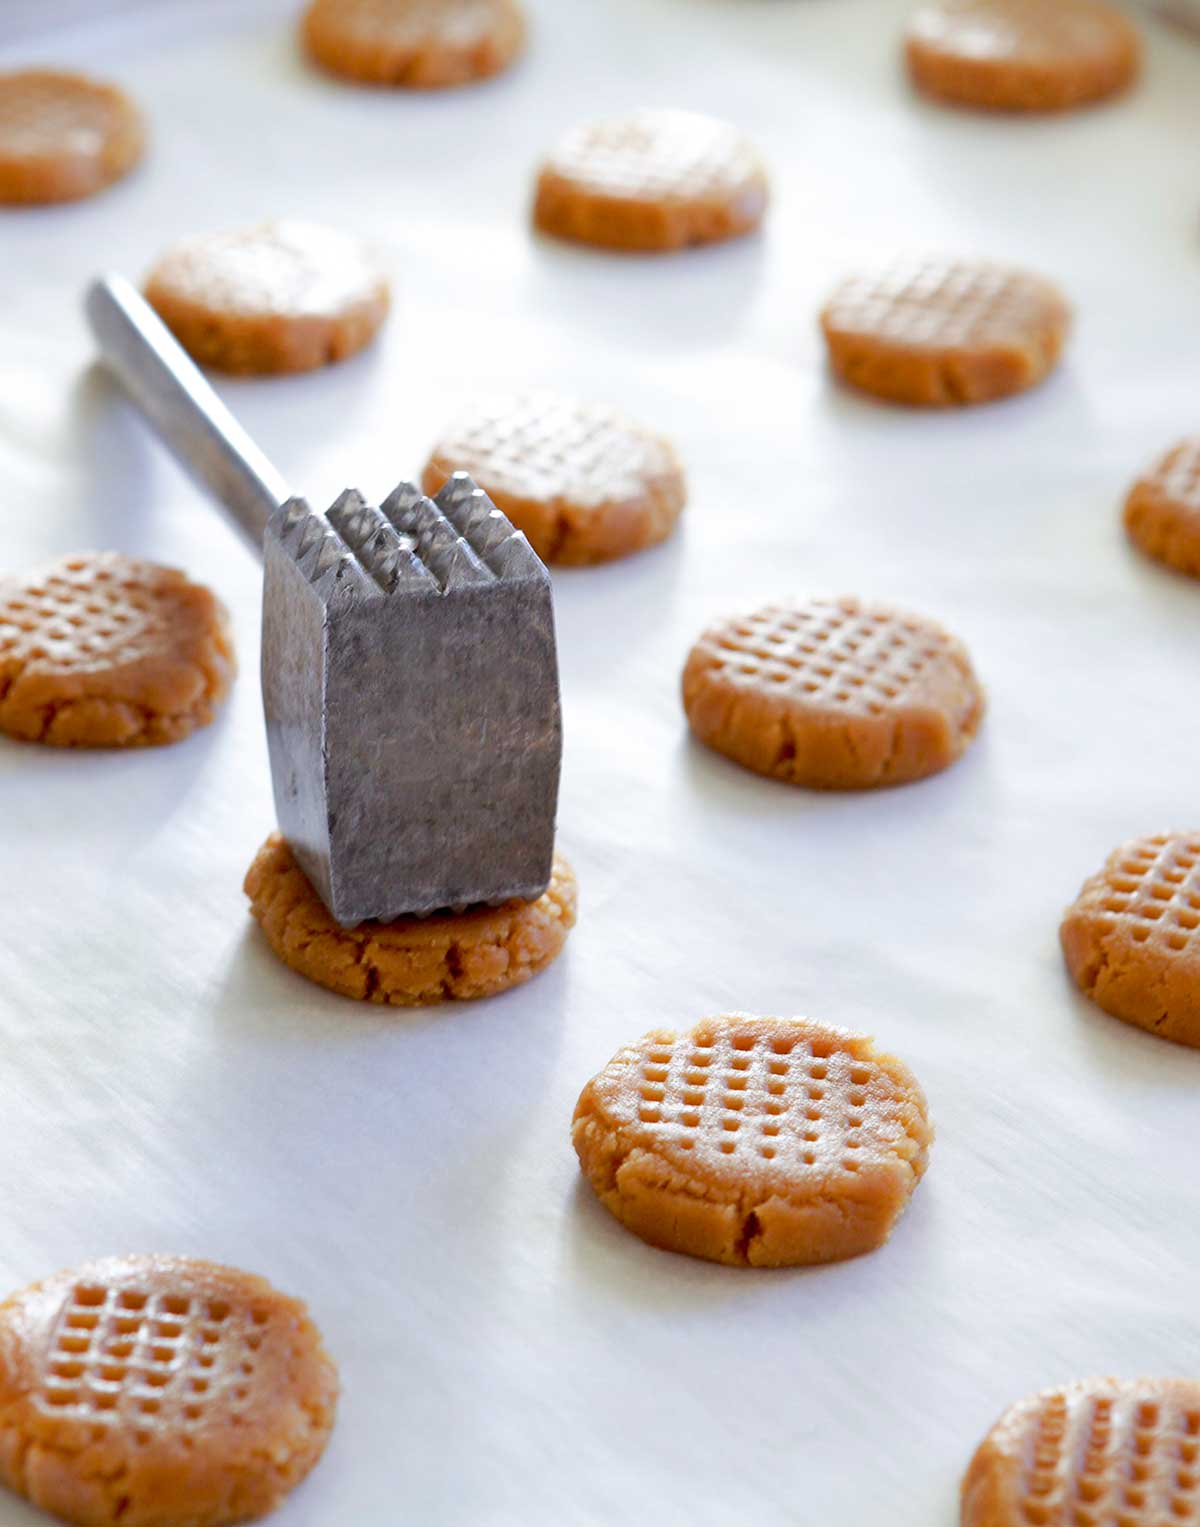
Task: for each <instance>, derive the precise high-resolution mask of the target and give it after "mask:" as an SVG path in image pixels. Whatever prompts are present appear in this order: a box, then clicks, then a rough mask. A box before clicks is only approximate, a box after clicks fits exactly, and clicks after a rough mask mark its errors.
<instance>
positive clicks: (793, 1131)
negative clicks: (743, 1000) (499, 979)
mask: <svg viewBox="0 0 1200 1527" xmlns="http://www.w3.org/2000/svg"><path fill="white" fill-rule="evenodd" d="M572 1137H573V1139H574V1143H575V1150H576V1153H577V1154H578V1156H579V1163H580V1166H581V1167H582V1168H583V1173H584V1176H585V1177H586V1178H587V1179H588V1181H589V1182H590V1183H591V1185H592V1187H593V1188H594V1189H595V1190H596V1193H597V1195H598V1196H599V1198H600V1201H601V1203H603V1204H604V1206H605V1208H607V1209H609V1210H610V1211H611V1212H612V1213H613V1214H614V1215H615V1216H616V1217H617V1219H619V1220H620V1221H621V1223H622V1224H623V1225H624V1226H625V1227H626V1228H627V1229H629V1230H632V1231H633V1232H634V1234H635V1235H639V1236H641V1238H642V1239H643V1240H644V1241H649V1242H650V1244H651V1245H652V1246H661V1247H663V1248H665V1249H666V1250H668V1251H682V1252H687V1253H688V1254H689V1255H691V1256H694V1257H704V1258H706V1259H707V1260H708V1261H711V1262H726V1263H729V1264H731V1265H732V1266H751V1267H789V1266H799V1265H801V1264H804V1263H813V1262H838V1261H841V1260H843V1259H844V1258H846V1257H856V1256H859V1255H861V1254H862V1253H863V1252H867V1251H873V1250H874V1249H875V1248H876V1247H877V1246H881V1245H882V1244H883V1242H884V1241H886V1240H887V1238H888V1236H889V1235H890V1234H891V1231H892V1227H893V1226H894V1225H895V1223H896V1221H897V1219H898V1218H899V1217H900V1215H901V1213H902V1212H903V1210H904V1208H905V1206H906V1205H907V1203H908V1201H909V1199H910V1198H911V1197H912V1194H913V1190H914V1189H915V1188H916V1186H917V1183H918V1182H919V1181H920V1179H921V1177H922V1175H923V1174H924V1171H925V1167H926V1162H927V1158H928V1153H929V1146H930V1143H931V1141H932V1139H933V1130H932V1128H931V1126H930V1123H929V1118H928V1111H927V1109H926V1104H925V1096H924V1094H923V1092H922V1091H921V1088H920V1086H919V1085H918V1084H917V1081H916V1079H915V1078H914V1077H913V1075H912V1073H911V1072H910V1071H909V1069H908V1067H907V1066H905V1065H904V1064H903V1063H902V1062H901V1061H898V1060H897V1059H896V1058H895V1057H894V1056H892V1055H885V1054H882V1053H881V1052H880V1051H878V1050H877V1049H876V1048H875V1045H874V1042H873V1041H872V1040H871V1039H869V1038H867V1037H866V1036H865V1035H862V1034H851V1033H848V1032H846V1031H845V1030H844V1029H837V1028H832V1027H830V1026H829V1025H827V1024H823V1023H815V1022H813V1021H811V1020H810V1019H807V1018H793V1019H783V1018H752V1017H749V1016H748V1015H746V1014H733V1015H729V1016H725V1017H721V1018H709V1019H706V1020H705V1021H704V1022H702V1023H700V1024H698V1025H697V1026H696V1027H695V1028H694V1029H693V1030H692V1031H691V1032H690V1033H687V1034H676V1033H673V1032H671V1031H670V1030H666V1029H657V1030H655V1031H654V1032H652V1033H650V1034H647V1035H646V1036H645V1037H644V1038H643V1039H640V1040H638V1041H637V1043H636V1044H631V1045H627V1046H626V1047H625V1048H624V1049H623V1050H619V1051H618V1052H617V1054H616V1055H615V1056H614V1057H613V1059H612V1060H611V1061H610V1062H609V1063H608V1065H607V1066H605V1068H604V1070H603V1071H601V1072H600V1074H599V1075H598V1076H595V1077H593V1078H592V1080H591V1081H590V1082H589V1083H588V1084H587V1086H586V1087H585V1088H584V1089H583V1093H582V1094H581V1096H580V1099H579V1102H578V1104H577V1105H576V1108H575V1119H574V1124H573V1126H572Z"/></svg>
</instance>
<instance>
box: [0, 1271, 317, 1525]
mask: <svg viewBox="0 0 1200 1527" xmlns="http://www.w3.org/2000/svg"><path fill="white" fill-rule="evenodd" d="M337 1392H338V1382H337V1371H336V1369H335V1368H334V1365H333V1362H332V1361H331V1359H330V1357H329V1355H328V1353H327V1352H326V1351H325V1348H324V1346H323V1345H322V1343H321V1337H320V1333H319V1332H318V1331H317V1329H316V1327H315V1326H314V1325H313V1323H312V1321H311V1319H310V1318H309V1315H308V1312H307V1310H306V1309H305V1307H304V1305H303V1304H301V1303H300V1302H299V1300H296V1299H290V1298H288V1297H287V1296H286V1295H284V1294H281V1293H279V1292H278V1291H277V1290H275V1289H274V1288H272V1287H271V1285H270V1284H269V1283H267V1282H266V1280H265V1279H263V1278H258V1277H254V1276H253V1275H251V1274H250V1273H245V1272H239V1271H237V1270H236V1269H234V1268H232V1267H220V1266H218V1265H216V1264H215V1263H212V1262H199V1261H194V1260H192V1259H190V1258H185V1257H111V1258H108V1259H106V1260H104V1261H99V1262H91V1263H88V1264H86V1265H85V1266H83V1267H80V1268H78V1269H77V1270H75V1271H73V1272H66V1273H60V1274H58V1275H57V1276H56V1277H53V1278H48V1279H46V1281H45V1282H43V1283H35V1284H33V1285H32V1286H31V1287H29V1288H26V1289H23V1290H22V1291H21V1292H20V1293H18V1294H14V1295H13V1296H12V1297H11V1298H10V1299H8V1300H6V1301H5V1302H4V1303H3V1304H2V1305H0V1478H2V1479H3V1480H4V1482H5V1483H6V1484H7V1485H8V1486H9V1487H10V1488H11V1489H13V1490H16V1491H18V1492H19V1493H20V1494H21V1495H23V1496H25V1497H26V1498H27V1499H28V1500H30V1501H32V1502H33V1504H34V1505H35V1506H38V1507H40V1508H41V1509H42V1510H43V1511H50V1512H53V1513H54V1514H55V1515H56V1516H58V1517H60V1518H62V1519H63V1520H64V1521H67V1522H76V1523H79V1524H80V1527H223V1524H226V1523H233V1522H243V1521H247V1520H249V1519H250V1518H253V1517H259V1516H262V1515H264V1514H265V1513H266V1512H268V1511H270V1510H272V1509H273V1508H274V1507H275V1506H277V1505H278V1504H279V1503H280V1501H281V1500H282V1499H283V1498H284V1496H285V1495H287V1494H288V1492H289V1491H290V1490H292V1489H293V1488H294V1487H295V1486H296V1485H298V1484H299V1483H300V1481H301V1480H302V1479H303V1478H304V1477H305V1475H306V1474H307V1473H308V1472H309V1470H310V1469H311V1468H312V1467H313V1465H314V1464H315V1463H316V1462H317V1460H318V1459H319V1458H320V1456H321V1454H322V1452H323V1451H324V1449H325V1444H326V1442H327V1441H328V1439H329V1434H330V1432H331V1430H332V1428H333V1422H334V1413H335V1409H336V1405H337Z"/></svg>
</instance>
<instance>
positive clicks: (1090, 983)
mask: <svg viewBox="0 0 1200 1527" xmlns="http://www.w3.org/2000/svg"><path fill="white" fill-rule="evenodd" d="M1060 931H1061V938H1062V947H1063V954H1064V955H1065V956H1066V961H1067V968H1068V969H1069V970H1070V972H1071V976H1072V978H1073V979H1074V981H1075V984H1076V985H1077V986H1078V987H1079V989H1080V991H1082V992H1083V993H1084V995H1085V996H1088V997H1090V998H1091V999H1092V1001H1093V1002H1095V1003H1097V1004H1098V1005H1099V1006H1100V1007H1102V1008H1103V1009H1104V1011H1105V1012H1106V1013H1111V1014H1112V1015H1113V1017H1114V1018H1123V1019H1124V1020H1125V1022H1126V1023H1133V1024H1136V1025H1137V1026H1138V1028H1142V1029H1149V1030H1150V1032H1151V1033H1152V1034H1159V1035H1161V1036H1162V1038H1164V1039H1173V1040H1175V1041H1176V1042H1177V1043H1179V1044H1185V1045H1194V1046H1196V1047H1200V833H1158V834H1157V835H1155V836H1153V837H1147V838H1135V839H1134V840H1133V841H1132V842H1131V843H1126V844H1125V845H1124V846H1123V847H1121V848H1118V849H1117V850H1116V851H1115V852H1114V853H1113V854H1111V855H1110V856H1109V859H1108V862H1107V863H1106V864H1105V866H1104V868H1103V869H1102V870H1100V871H1099V873H1098V874H1095V875H1093V876H1092V877H1091V878H1090V879H1089V880H1086V881H1085V882H1084V885H1083V889H1082V890H1081V891H1080V893H1079V895H1078V897H1077V898H1076V899H1075V901H1074V903H1073V904H1072V905H1071V906H1070V907H1069V908H1068V909H1067V912H1066V915H1065V916H1064V918H1063V921H1062V928H1061V930H1060Z"/></svg>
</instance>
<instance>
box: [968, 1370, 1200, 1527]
mask: <svg viewBox="0 0 1200 1527" xmlns="http://www.w3.org/2000/svg"><path fill="white" fill-rule="evenodd" d="M1198 1433H1200V1383H1197V1382H1196V1381H1195V1380H1194V1379H1176V1378H1167V1379H1154V1378H1141V1379H1129V1380H1121V1379H1109V1378H1104V1379H1083V1380H1080V1381H1078V1382H1076V1383H1074V1384H1066V1385H1064V1386H1063V1387H1062V1388H1060V1389H1047V1390H1044V1391H1043V1392H1042V1393H1041V1394H1035V1395H1031V1396H1030V1397H1029V1398H1028V1399H1026V1400H1022V1401H1020V1403H1019V1404H1017V1405H1014V1406H1013V1407H1012V1408H1011V1409H1010V1410H1008V1411H1006V1412H1005V1414H1004V1415H1003V1416H1002V1417H1001V1418H1000V1420H999V1421H998V1422H997V1423H996V1425H995V1426H994V1427H993V1428H992V1430H991V1431H990V1432H989V1433H988V1434H987V1436H986V1437H985V1438H984V1439H983V1441H982V1443H980V1445H979V1448H978V1450H977V1451H976V1453H975V1456H974V1458H972V1460H971V1463H970V1466H969V1467H968V1469H967V1472H966V1475H965V1477H964V1478H963V1484H962V1514H961V1516H960V1521H961V1524H962V1527H1085V1523H1086V1524H1091V1527H1168V1524H1169V1523H1175V1522H1179V1523H1189V1522H1195V1521H1196V1520H1197V1517H1198V1516H1200V1502H1198V1501H1197V1496H1196V1489H1197V1485H1196V1480H1197V1469H1196V1463H1197V1456H1198V1454H1200V1436H1198Z"/></svg>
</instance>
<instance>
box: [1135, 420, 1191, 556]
mask: <svg viewBox="0 0 1200 1527" xmlns="http://www.w3.org/2000/svg"><path fill="white" fill-rule="evenodd" d="M1133 492H1134V494H1139V493H1143V494H1149V495H1152V496H1153V497H1154V499H1156V500H1157V501H1158V503H1159V504H1160V505H1164V506H1170V507H1172V508H1177V509H1179V510H1182V511H1184V512H1185V513H1189V514H1194V515H1195V516H1196V517H1197V525H1196V533H1197V535H1198V536H1200V435H1196V436H1194V437H1193V438H1191V439H1189V440H1181V441H1180V442H1179V444H1178V445H1176V446H1173V447H1172V448H1171V449H1170V450H1169V451H1168V452H1167V453H1166V455H1165V456H1163V457H1162V458H1161V459H1160V460H1158V461H1156V462H1155V464H1154V466H1153V467H1152V468H1151V469H1150V471H1149V472H1147V473H1146V475H1145V476H1144V477H1142V478H1139V480H1138V482H1137V483H1136V484H1135V485H1134V489H1133Z"/></svg>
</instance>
